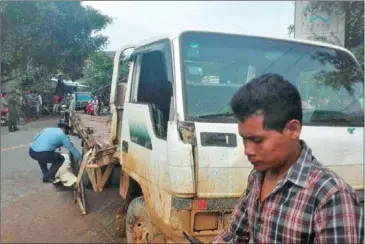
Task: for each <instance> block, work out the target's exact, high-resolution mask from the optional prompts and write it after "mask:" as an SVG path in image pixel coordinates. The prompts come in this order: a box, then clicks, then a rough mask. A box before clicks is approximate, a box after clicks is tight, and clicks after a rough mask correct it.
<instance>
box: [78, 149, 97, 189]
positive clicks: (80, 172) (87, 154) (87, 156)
mask: <svg viewBox="0 0 365 244" xmlns="http://www.w3.org/2000/svg"><path fill="white" fill-rule="evenodd" d="M93 151H94V150H93V149H90V150H89V151H87V153H86V154H85V155H84V157H83V158H82V163H81V166H80V170H79V173H78V175H77V179H76V186H77V187H79V186H80V180H81V177H82V174H83V172H84V169H85V167H86V164H87V163H88V161H89V159H90V158H89V156H90V154H92V152H93Z"/></svg>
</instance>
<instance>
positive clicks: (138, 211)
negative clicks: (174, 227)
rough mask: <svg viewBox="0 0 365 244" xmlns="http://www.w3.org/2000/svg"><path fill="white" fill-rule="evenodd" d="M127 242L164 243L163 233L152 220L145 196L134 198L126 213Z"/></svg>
mask: <svg viewBox="0 0 365 244" xmlns="http://www.w3.org/2000/svg"><path fill="white" fill-rule="evenodd" d="M125 228H126V238H127V243H164V242H165V238H164V235H163V233H162V232H161V231H160V230H158V229H157V227H156V226H154V225H153V224H152V222H151V219H150V217H149V216H148V213H147V210H146V204H145V201H144V199H143V197H137V198H135V199H133V200H132V202H131V203H130V204H129V206H128V211H127V215H126V225H125Z"/></svg>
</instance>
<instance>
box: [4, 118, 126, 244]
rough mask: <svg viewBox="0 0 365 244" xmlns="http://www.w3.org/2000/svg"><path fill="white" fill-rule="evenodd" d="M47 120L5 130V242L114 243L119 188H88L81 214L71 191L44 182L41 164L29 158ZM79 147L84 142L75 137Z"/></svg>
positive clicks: (47, 123) (115, 239) (52, 122)
mask: <svg viewBox="0 0 365 244" xmlns="http://www.w3.org/2000/svg"><path fill="white" fill-rule="evenodd" d="M55 123H56V121H55V120H44V121H37V122H34V123H30V124H28V125H26V126H23V127H20V128H21V130H20V131H18V132H16V133H9V132H8V131H7V128H6V127H2V128H1V243H3V242H17V243H25V242H29V243H36V242H45V243H56V242H57V243H60V242H72V243H76V242H77V243H90V242H94V243H95V242H97V243H116V242H119V241H121V240H119V239H117V238H115V236H114V233H113V232H114V231H113V229H114V219H115V213H116V211H117V208H118V206H120V204H121V203H120V198H119V196H118V190H117V189H115V188H114V189H113V188H109V189H105V190H104V191H103V192H102V193H94V192H91V191H90V192H88V193H87V199H88V202H89V205H88V208H89V214H88V215H86V216H85V217H82V216H81V214H80V210H79V208H78V206H77V205H75V204H74V202H73V197H72V192H64V191H63V192H60V191H56V190H55V188H54V187H53V185H52V184H44V183H42V181H41V173H40V169H39V166H38V163H37V162H36V161H34V160H32V159H31V158H30V157H29V156H28V150H29V143H30V142H31V139H32V137H33V136H34V134H35V133H36V132H37V131H38V130H40V129H41V128H44V127H47V126H54V125H55ZM73 141H74V144H75V145H80V143H79V141H78V140H77V139H73Z"/></svg>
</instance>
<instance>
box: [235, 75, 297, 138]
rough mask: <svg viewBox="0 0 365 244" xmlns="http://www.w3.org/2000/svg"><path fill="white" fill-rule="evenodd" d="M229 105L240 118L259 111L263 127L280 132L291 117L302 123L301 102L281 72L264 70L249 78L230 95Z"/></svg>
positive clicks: (244, 118)
mask: <svg viewBox="0 0 365 244" xmlns="http://www.w3.org/2000/svg"><path fill="white" fill-rule="evenodd" d="M230 105H231V108H232V111H233V113H234V114H235V116H236V117H237V119H238V120H239V121H241V122H244V121H245V120H246V119H247V118H248V117H250V116H252V115H254V114H260V113H262V115H263V117H264V121H263V127H264V129H266V130H276V131H279V132H282V131H283V129H284V127H285V125H286V124H287V123H288V122H289V121H290V120H292V119H296V120H298V121H299V122H300V123H302V117H303V111H302V102H301V98H300V95H299V92H298V90H297V88H296V87H295V86H294V85H293V84H291V83H290V82H289V81H287V80H285V79H284V78H283V77H282V76H281V75H278V74H273V73H268V74H263V75H261V76H259V77H257V78H254V79H252V80H251V81H250V82H249V83H247V84H246V85H244V86H242V87H241V88H240V89H239V90H238V91H237V92H236V93H235V94H234V95H233V97H232V99H231V102H230Z"/></svg>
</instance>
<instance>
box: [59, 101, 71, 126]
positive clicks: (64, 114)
mask: <svg viewBox="0 0 365 244" xmlns="http://www.w3.org/2000/svg"><path fill="white" fill-rule="evenodd" d="M69 119H70V109H69V105H67V104H63V105H61V108H60V122H61V123H65V124H68V123H69Z"/></svg>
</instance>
